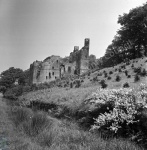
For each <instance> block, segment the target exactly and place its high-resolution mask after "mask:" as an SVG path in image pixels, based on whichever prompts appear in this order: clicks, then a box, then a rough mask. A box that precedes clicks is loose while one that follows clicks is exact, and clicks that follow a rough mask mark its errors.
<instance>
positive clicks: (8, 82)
mask: <svg viewBox="0 0 147 150" xmlns="http://www.w3.org/2000/svg"><path fill="white" fill-rule="evenodd" d="M22 75H23V70H21V69H19V68H14V67H11V68H9V69H8V70H5V71H3V72H2V73H1V74H0V77H1V78H0V86H1V88H2V89H7V88H11V87H12V86H13V85H14V83H15V81H16V79H19V78H20V77H21V76H22ZM4 87H5V88H4ZM3 91H4V90H3Z"/></svg>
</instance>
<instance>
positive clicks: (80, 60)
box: [76, 38, 90, 75]
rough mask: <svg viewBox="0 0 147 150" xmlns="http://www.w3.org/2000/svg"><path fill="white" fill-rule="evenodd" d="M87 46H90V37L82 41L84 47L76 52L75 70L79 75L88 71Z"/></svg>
mask: <svg viewBox="0 0 147 150" xmlns="http://www.w3.org/2000/svg"><path fill="white" fill-rule="evenodd" d="M89 46H90V39H88V38H86V39H85V41H84V47H82V48H81V50H80V51H79V52H78V54H77V57H76V58H77V60H76V64H77V72H78V74H79V75H81V74H82V73H84V72H86V71H88V69H89Z"/></svg>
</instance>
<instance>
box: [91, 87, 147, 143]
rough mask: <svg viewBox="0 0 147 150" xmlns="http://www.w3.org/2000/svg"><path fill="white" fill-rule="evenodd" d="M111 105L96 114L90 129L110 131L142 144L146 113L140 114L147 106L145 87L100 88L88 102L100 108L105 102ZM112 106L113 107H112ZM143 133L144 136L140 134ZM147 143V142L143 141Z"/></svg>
mask: <svg viewBox="0 0 147 150" xmlns="http://www.w3.org/2000/svg"><path fill="white" fill-rule="evenodd" d="M108 102H109V103H111V107H108V105H107V107H106V108H105V111H104V112H102V113H100V114H98V117H97V118H95V122H94V125H92V128H91V130H98V131H111V133H114V134H116V135H117V136H124V137H130V138H134V140H136V141H137V142H140V143H142V144H143V142H145V140H146V139H147V137H146V136H145V135H146V134H147V127H146V125H145V123H144V124H143V122H146V123H147V115H146V116H144V117H143V116H142V112H144V111H145V110H146V108H147V88H146V87H145V85H143V84H141V85H140V87H139V88H138V89H137V90H134V89H129V88H125V89H118V90H115V89H112V90H107V89H106V90H105V89H100V90H98V91H97V92H96V93H93V96H92V98H91V100H90V101H89V103H92V104H93V105H95V106H97V107H98V109H100V108H101V107H102V106H103V105H105V104H106V103H108ZM112 107H113V108H112ZM142 135H144V136H142ZM144 144H147V143H144Z"/></svg>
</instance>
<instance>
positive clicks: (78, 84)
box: [75, 80, 81, 88]
mask: <svg viewBox="0 0 147 150" xmlns="http://www.w3.org/2000/svg"><path fill="white" fill-rule="evenodd" d="M75 82H76V86H75V87H76V88H79V87H80V86H81V81H80V80H75Z"/></svg>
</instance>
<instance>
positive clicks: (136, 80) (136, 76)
mask: <svg viewBox="0 0 147 150" xmlns="http://www.w3.org/2000/svg"><path fill="white" fill-rule="evenodd" d="M139 80H140V77H139V76H138V75H137V74H136V75H135V77H134V82H138V81H139Z"/></svg>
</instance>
